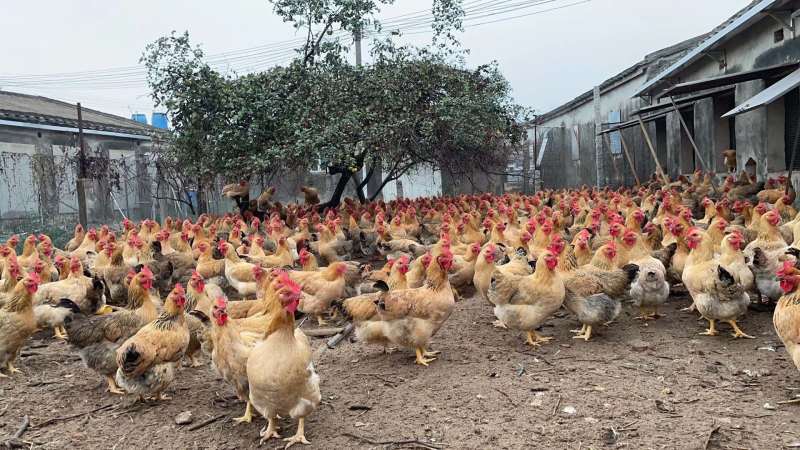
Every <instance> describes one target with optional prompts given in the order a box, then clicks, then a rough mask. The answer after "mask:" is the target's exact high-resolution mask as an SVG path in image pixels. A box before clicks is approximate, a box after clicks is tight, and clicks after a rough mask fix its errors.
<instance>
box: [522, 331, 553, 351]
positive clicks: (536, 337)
mask: <svg viewBox="0 0 800 450" xmlns="http://www.w3.org/2000/svg"><path fill="white" fill-rule="evenodd" d="M527 335H528V337H527V339H526V341H527V342H528V344H530V345H531V346H533V347H539V346H541V345H542V344H545V343H547V342H550V341H552V340H553V338H552V337H550V336H542V335H541V334H539V333H537V332H536V330H531V331H528V333H527Z"/></svg>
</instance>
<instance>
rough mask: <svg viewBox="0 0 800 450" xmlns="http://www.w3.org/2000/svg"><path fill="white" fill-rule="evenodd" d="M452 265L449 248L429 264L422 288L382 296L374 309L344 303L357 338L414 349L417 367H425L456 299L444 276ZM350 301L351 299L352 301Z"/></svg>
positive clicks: (372, 307)
mask: <svg viewBox="0 0 800 450" xmlns="http://www.w3.org/2000/svg"><path fill="white" fill-rule="evenodd" d="M452 261H453V256H452V253H451V252H450V250H449V248H447V247H445V248H443V249H442V250H441V253H440V254H439V256H437V257H435V261H431V263H430V264H428V268H427V270H426V276H427V278H426V280H425V283H424V285H423V286H422V287H419V288H415V289H401V290H396V291H389V292H384V293H382V294H380V295H378V296H377V298H376V299H375V300H374V303H373V305H368V304H365V303H364V302H357V303H355V302H350V303H348V302H345V303H344V308H345V311H346V313H347V314H348V315H349V316H350V317H352V318H353V321H354V322H355V324H356V338H357V339H358V340H360V341H364V342H367V343H378V344H384V345H385V344H386V343H387V342H389V343H392V344H395V345H397V346H400V347H404V348H411V349H414V351H415V353H416V363H417V364H420V365H423V366H427V365H428V364H429V363H430V362H431V361H433V360H434V359H435V358H432V357H434V356H435V355H436V354H437V353H436V352H429V351H428V346H429V343H430V340H431V338H432V337H433V336H434V335H435V334H436V333H437V332H438V331H439V329H440V328H441V326H442V325H443V324H444V322H445V321H446V320H447V319H448V317H450V314H451V313H452V312H453V308H454V307H455V298H454V295H453V290H452V288H451V287H450V282H449V281H448V279H447V272H448V270H449V269H450V267H451V265H452ZM351 300H352V299H351Z"/></svg>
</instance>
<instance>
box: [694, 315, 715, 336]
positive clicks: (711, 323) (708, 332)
mask: <svg viewBox="0 0 800 450" xmlns="http://www.w3.org/2000/svg"><path fill="white" fill-rule="evenodd" d="M707 320H708V329H707V330H706V331H705V332H703V333H699V334H700V335H701V336H716V335H718V334H719V331H717V321H716V320H714V319H707Z"/></svg>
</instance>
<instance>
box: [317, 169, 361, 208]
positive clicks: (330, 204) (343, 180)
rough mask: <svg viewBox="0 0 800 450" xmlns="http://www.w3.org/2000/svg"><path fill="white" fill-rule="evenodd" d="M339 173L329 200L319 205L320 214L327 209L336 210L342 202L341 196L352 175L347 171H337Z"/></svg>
mask: <svg viewBox="0 0 800 450" xmlns="http://www.w3.org/2000/svg"><path fill="white" fill-rule="evenodd" d="M339 173H341V177H340V178H339V181H338V182H337V183H336V189H334V190H333V194H332V195H331V199H330V200H328V201H327V202H325V203H323V204H321V205H319V210H320V212H322V211H325V210H326V209H328V208H336V207H337V206H339V204H340V203H341V202H342V194H344V190H345V188H346V187H347V183H348V182H349V181H350V178H351V177H352V176H353V173H352V172H350V171H349V170H342V171H339Z"/></svg>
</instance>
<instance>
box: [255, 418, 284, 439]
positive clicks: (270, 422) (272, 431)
mask: <svg viewBox="0 0 800 450" xmlns="http://www.w3.org/2000/svg"><path fill="white" fill-rule="evenodd" d="M260 435H261V441H260V442H259V443H258V445H259V446H260V445H262V444H263V443H264V442H267V441H268V440H270V439H272V438H276V439H280V438H281V435H280V434H278V427H277V426H275V418H273V417H268V418H267V426H266V427H264V428H262V429H261V433H260Z"/></svg>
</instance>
